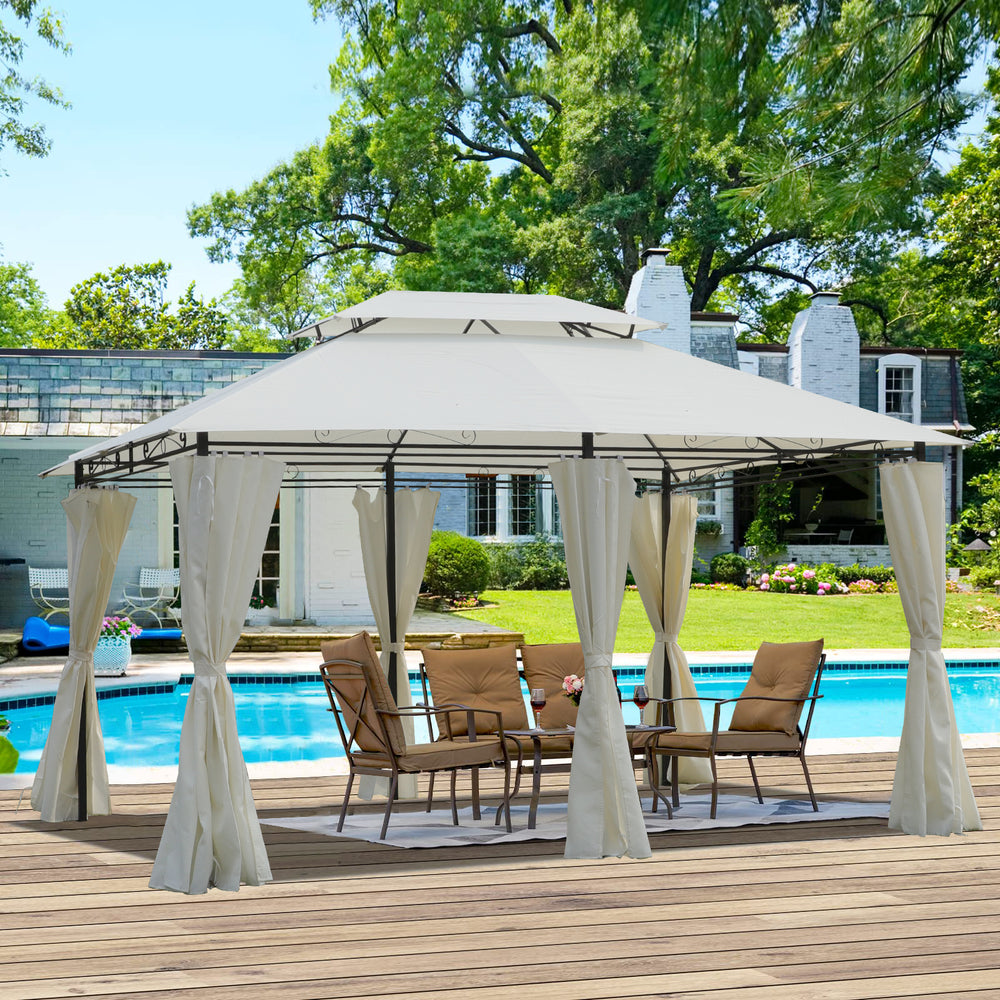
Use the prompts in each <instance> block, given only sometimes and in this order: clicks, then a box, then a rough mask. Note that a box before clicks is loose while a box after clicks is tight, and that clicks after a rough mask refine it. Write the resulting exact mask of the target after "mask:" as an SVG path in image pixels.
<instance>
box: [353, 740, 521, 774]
mask: <svg viewBox="0 0 1000 1000" xmlns="http://www.w3.org/2000/svg"><path fill="white" fill-rule="evenodd" d="M502 758H503V750H502V749H501V748H500V741H499V740H498V739H497V738H496V737H493V738H491V739H477V740H475V741H471V740H438V741H437V742H436V743H416V744H414V745H413V746H409V747H407V748H406V753H405V754H403V756H402V757H397V758H396V764H397V765H398V766H399V769H400V771H408V772H411V773H415V772H418V771H439V770H442V769H443V768H451V767H472V766H475V765H477V764H490V763H492V762H493V761H494V760H501V759H502ZM354 763H355V764H356V765H357V766H358V767H384V768H391V766H392V765H391V763H390V761H389V758H388V757H387V756H385V754H364V753H361V754H355V755H354Z"/></svg>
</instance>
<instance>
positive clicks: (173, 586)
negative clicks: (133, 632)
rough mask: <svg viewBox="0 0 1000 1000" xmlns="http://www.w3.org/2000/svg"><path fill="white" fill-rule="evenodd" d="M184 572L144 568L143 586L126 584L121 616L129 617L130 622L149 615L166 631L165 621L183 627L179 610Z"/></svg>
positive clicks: (140, 584)
mask: <svg viewBox="0 0 1000 1000" xmlns="http://www.w3.org/2000/svg"><path fill="white" fill-rule="evenodd" d="M180 585H181V571H180V570H179V569H161V568H154V567H149V566H143V567H142V568H141V569H140V570H139V584H138V586H136V585H135V584H126V585H125V589H124V591H123V592H122V598H123V604H122V606H121V607H120V608H119V609H118V612H117V613H118V614H126V615H128V616H129V618H136V617H137V616H140V615H148V616H149V617H150V618H152V619H153V620H154V621H155V622H156V625H157V628H163V619H164V618H167V619H169V620H170V621H171V622H173V623H174V624H179V622H180V617H181V609H180V608H178V607H177V599H178V598H179V596H180Z"/></svg>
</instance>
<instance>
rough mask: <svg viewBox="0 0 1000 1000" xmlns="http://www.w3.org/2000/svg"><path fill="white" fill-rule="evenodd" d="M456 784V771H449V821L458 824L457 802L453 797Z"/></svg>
mask: <svg viewBox="0 0 1000 1000" xmlns="http://www.w3.org/2000/svg"><path fill="white" fill-rule="evenodd" d="M457 785H458V771H457V770H455V769H454V768H452V771H451V821H452V823H454V824H455V826H458V802H457V801H456V799H455V789H456V787H457Z"/></svg>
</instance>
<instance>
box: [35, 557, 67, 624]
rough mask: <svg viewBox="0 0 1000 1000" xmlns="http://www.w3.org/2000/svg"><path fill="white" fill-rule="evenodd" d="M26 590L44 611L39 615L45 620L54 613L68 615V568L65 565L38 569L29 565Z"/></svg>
mask: <svg viewBox="0 0 1000 1000" xmlns="http://www.w3.org/2000/svg"><path fill="white" fill-rule="evenodd" d="M28 590H29V591H30V592H31V599H32V600H33V601H34V602H35V604H37V605H38V607H39V608H40V609H41V610H42V611H43V612H44V614H42V616H41V617H42V618H44V619H45V621H48V620H49V618H50V617H51V616H52V615H55V614H63V615H66V616H67V617H69V570H68V569H66V568H65V567H62V568H52V567H49V568H45V569H39V568H38V567H36V566H29V567H28Z"/></svg>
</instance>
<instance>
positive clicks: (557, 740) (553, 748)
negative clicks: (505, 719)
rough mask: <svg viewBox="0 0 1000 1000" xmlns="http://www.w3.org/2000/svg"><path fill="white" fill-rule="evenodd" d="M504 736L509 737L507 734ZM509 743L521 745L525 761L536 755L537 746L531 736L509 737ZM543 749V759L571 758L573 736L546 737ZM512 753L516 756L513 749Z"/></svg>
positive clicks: (568, 734) (542, 743)
mask: <svg viewBox="0 0 1000 1000" xmlns="http://www.w3.org/2000/svg"><path fill="white" fill-rule="evenodd" d="M504 735H505V736H507V734H506V733H505V734H504ZM507 742H508V743H509V744H511V743H519V744H520V746H521V753H522V754H523V756H524V759H525V760H531V758H532V757H533V756H534V755H535V744H534V741H533V740H532V739H531V737H530V736H507ZM541 748H542V757H560V758H561V757H570V756H572V754H573V734H572V733H566V735H565V736H563V735H562V734H561V733H560V735H558V736H546V737H545V738H544V739H543V740H542V741H541ZM511 753H512V754H515V755H516V753H517V751H516V750H515V749H514V748H513V747H511Z"/></svg>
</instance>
